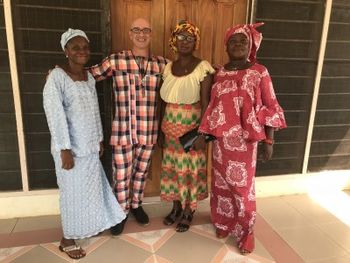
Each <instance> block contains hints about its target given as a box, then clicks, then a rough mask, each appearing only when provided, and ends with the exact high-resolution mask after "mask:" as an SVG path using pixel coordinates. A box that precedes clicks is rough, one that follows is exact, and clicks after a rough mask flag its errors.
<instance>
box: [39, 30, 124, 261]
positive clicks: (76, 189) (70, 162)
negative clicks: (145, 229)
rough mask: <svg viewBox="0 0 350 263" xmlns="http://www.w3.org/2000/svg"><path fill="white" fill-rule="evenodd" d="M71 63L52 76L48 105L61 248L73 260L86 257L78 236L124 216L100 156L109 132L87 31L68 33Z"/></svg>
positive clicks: (46, 89)
mask: <svg viewBox="0 0 350 263" xmlns="http://www.w3.org/2000/svg"><path fill="white" fill-rule="evenodd" d="M61 46H62V49H63V51H64V53H65V55H66V57H67V63H66V64H65V65H62V66H61V67H58V68H55V69H54V70H52V71H51V73H50V74H49V76H48V78H47V81H46V84H45V87H44V91H43V99H44V109H45V114H46V118H47V123H48V126H49V129H50V134H51V153H52V155H53V158H54V161H55V168H56V176H57V184H58V187H59V194H60V211H61V221H62V228H63V237H62V240H61V243H60V246H59V248H60V250H61V251H62V252H65V253H67V255H68V256H69V257H71V258H73V259H80V258H82V257H84V256H85V254H86V253H85V251H84V250H83V249H82V248H81V247H79V246H78V245H77V244H76V243H75V240H76V239H82V238H87V237H91V236H94V235H96V234H98V233H100V232H102V231H104V230H105V229H108V228H110V227H112V226H114V225H116V224H118V223H120V222H121V221H122V220H123V219H124V218H125V214H124V212H123V210H122V209H121V208H120V206H119V204H118V202H117V200H116V198H115V196H114V194H113V192H112V189H111V187H110V185H109V183H108V181H107V178H106V175H105V172H104V170H103V167H102V164H101V162H100V159H99V157H100V156H101V155H102V153H103V144H102V142H103V131H102V125H101V118H100V112H99V105H98V100H97V94H96V90H95V80H94V78H93V77H92V75H91V74H90V73H88V72H87V71H86V70H85V69H84V65H85V64H86V63H87V61H88V60H89V57H90V49H89V40H88V38H87V36H86V34H85V33H84V32H83V31H81V30H74V29H69V30H68V31H66V32H65V33H63V34H62V37H61Z"/></svg>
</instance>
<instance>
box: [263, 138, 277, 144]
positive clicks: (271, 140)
mask: <svg viewBox="0 0 350 263" xmlns="http://www.w3.org/2000/svg"><path fill="white" fill-rule="evenodd" d="M263 142H264V143H266V144H269V145H273V144H274V143H275V140H274V139H270V138H266V139H265V140H264V141H263Z"/></svg>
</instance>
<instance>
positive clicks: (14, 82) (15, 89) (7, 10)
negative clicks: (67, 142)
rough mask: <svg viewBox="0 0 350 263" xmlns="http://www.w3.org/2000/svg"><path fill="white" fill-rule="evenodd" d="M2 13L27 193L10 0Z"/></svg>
mask: <svg viewBox="0 0 350 263" xmlns="http://www.w3.org/2000/svg"><path fill="white" fill-rule="evenodd" d="M4 13H5V26H6V37H7V46H8V53H9V61H10V72H11V81H12V91H13V100H14V105H15V114H16V125H17V138H18V148H19V158H20V164H21V174H22V186H23V191H24V192H28V191H29V187H28V169H27V161H26V147H25V141H24V131H23V118H22V106H21V96H20V91H19V81H18V70H17V58H16V48H15V40H14V28H13V23H12V11H11V0H4Z"/></svg>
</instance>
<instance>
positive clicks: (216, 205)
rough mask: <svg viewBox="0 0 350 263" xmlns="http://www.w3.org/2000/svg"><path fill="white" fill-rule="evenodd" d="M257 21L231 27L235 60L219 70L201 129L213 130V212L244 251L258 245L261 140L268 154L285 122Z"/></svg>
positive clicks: (219, 227) (229, 43) (222, 233)
mask: <svg viewBox="0 0 350 263" xmlns="http://www.w3.org/2000/svg"><path fill="white" fill-rule="evenodd" d="M259 25H261V24H255V25H238V26H235V27H232V28H229V29H228V30H227V32H226V36H225V45H226V52H227V54H228V56H229V59H230V61H229V62H228V63H227V64H225V65H224V66H223V67H221V68H219V69H218V71H217V72H216V75H215V79H214V85H213V87H212V91H211V98H210V99H211V100H210V103H209V106H208V109H207V110H206V112H205V114H204V116H203V118H202V123H201V126H200V128H199V130H200V132H202V133H205V134H211V135H214V136H215V137H216V138H217V140H216V141H215V142H214V144H213V163H212V193H211V200H210V202H211V216H212V221H213V224H214V226H215V227H216V234H217V236H218V237H219V238H223V237H226V236H227V235H229V234H231V235H233V236H234V237H235V238H236V240H237V243H238V248H239V249H240V251H241V253H242V254H246V253H250V252H252V251H253V250H254V235H253V225H254V223H255V217H256V203H255V189H254V177H255V166H256V159H257V145H258V142H259V141H262V142H263V147H262V153H261V157H262V158H263V160H265V161H266V160H269V159H270V158H271V156H272V151H273V142H274V141H273V137H274V130H276V129H282V128H285V127H286V122H285V119H284V114H283V109H282V108H281V107H280V105H279V104H278V101H277V99H276V96H275V93H274V90H273V86H272V82H271V78H270V75H269V73H268V71H267V69H266V68H265V67H264V66H263V65H261V64H258V63H257V60H256V52H257V50H258V48H259V46H260V43H261V40H262V35H261V33H259V32H258V31H257V30H256V27H257V26H259Z"/></svg>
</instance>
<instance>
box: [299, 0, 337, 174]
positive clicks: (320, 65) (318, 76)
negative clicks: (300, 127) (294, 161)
mask: <svg viewBox="0 0 350 263" xmlns="http://www.w3.org/2000/svg"><path fill="white" fill-rule="evenodd" d="M332 1H333V0H326V7H325V13H324V18H323V28H322V36H321V43H320V51H319V54H318V63H317V70H316V77H315V84H314V93H313V97H312V103H311V110H310V118H309V127H308V132H307V137H306V145H305V151H304V162H303V169H302V173H303V174H305V173H307V168H308V162H309V157H310V148H311V142H312V134H313V129H314V123H315V116H316V109H317V101H318V95H319V91H320V83H321V76H322V69H323V63H324V55H325V52H326V45H327V36H328V28H329V21H330V18H331V11H332Z"/></svg>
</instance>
